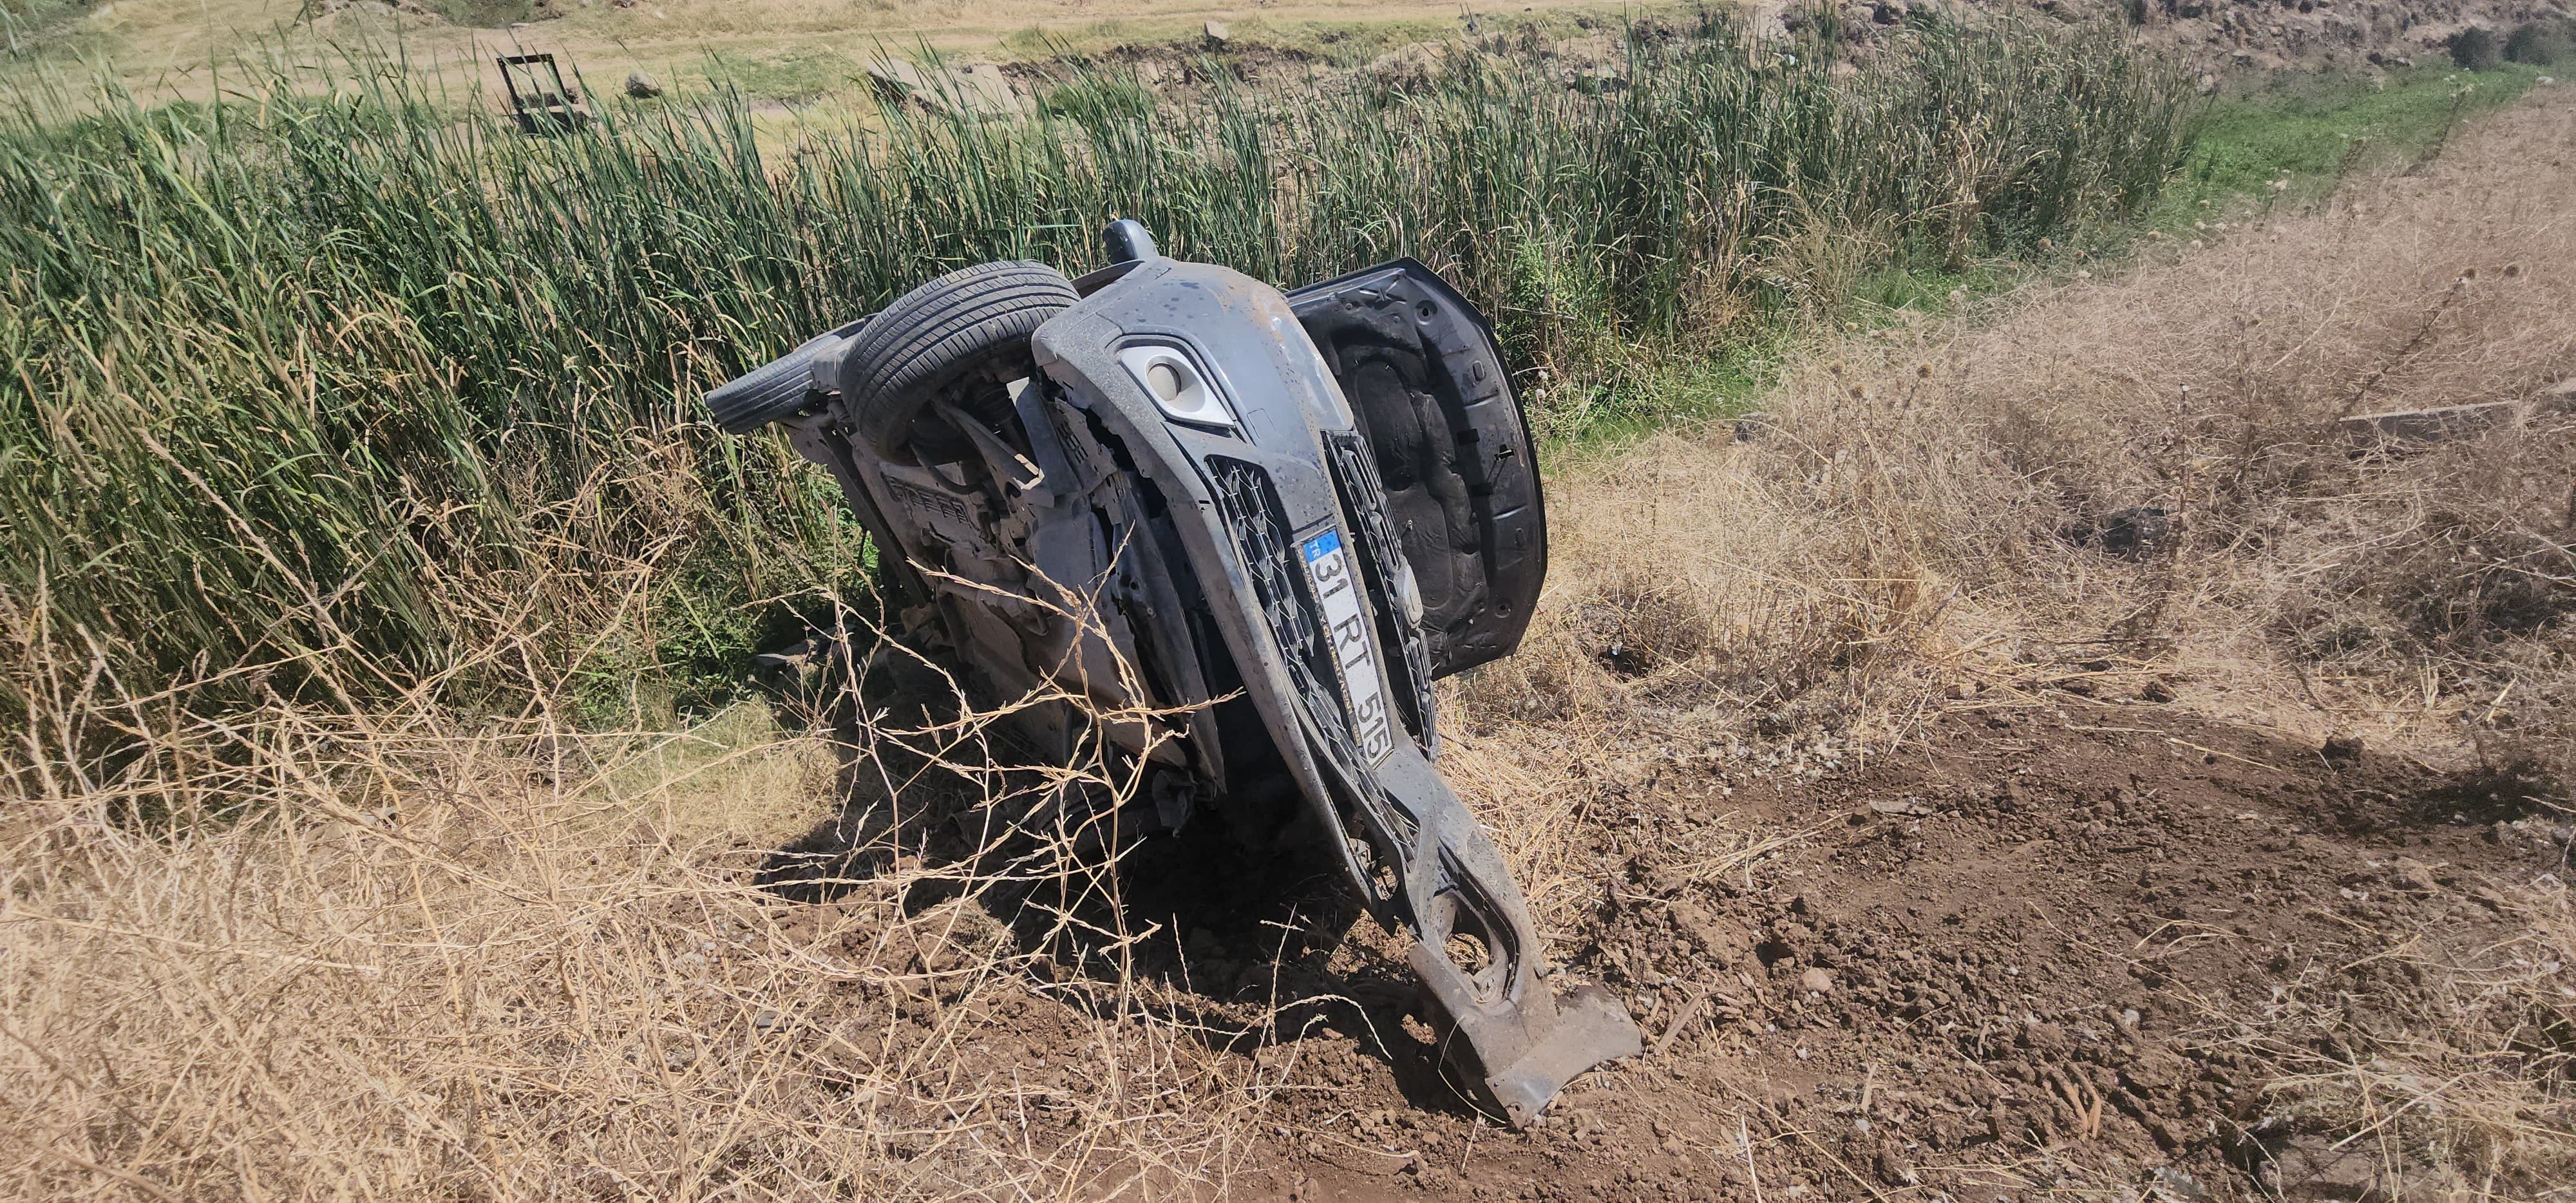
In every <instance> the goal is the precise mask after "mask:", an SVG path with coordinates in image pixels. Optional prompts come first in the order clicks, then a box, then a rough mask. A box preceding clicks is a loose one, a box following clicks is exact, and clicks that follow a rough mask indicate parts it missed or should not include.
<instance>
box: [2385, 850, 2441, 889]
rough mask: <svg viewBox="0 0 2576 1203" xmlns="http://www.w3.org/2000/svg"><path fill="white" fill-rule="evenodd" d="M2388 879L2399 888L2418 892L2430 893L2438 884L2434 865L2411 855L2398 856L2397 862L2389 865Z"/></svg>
mask: <svg viewBox="0 0 2576 1203" xmlns="http://www.w3.org/2000/svg"><path fill="white" fill-rule="evenodd" d="M2388 881H2389V884H2391V885H2394V886H2396V887H2397V888H2398V889H2401V890H2410V891H2413V892H2415V893H2418V894H2430V893H2432V892H2433V891H2434V889H2435V888H2436V885H2437V883H2436V882H2435V881H2434V878H2433V866H2431V865H2428V864H2425V863H2424V862H2422V861H2420V860H2416V859H2415V858H2413V857H2409V856H2401V857H2398V858H2397V863H2396V864H2394V865H2391V866H2389V868H2388Z"/></svg>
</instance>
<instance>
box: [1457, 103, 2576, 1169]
mask: <svg viewBox="0 0 2576 1203" xmlns="http://www.w3.org/2000/svg"><path fill="white" fill-rule="evenodd" d="M2571 191H2576V103H2570V102H2569V101H2568V100H2567V99H2565V98H2564V97H2563V96H2561V95H2555V94H2549V93H2544V94H2543V98H2542V99H2540V100H2538V101H2536V102H2533V103H2529V104H2526V105H2525V106H2523V107H2521V108H2519V109H2517V110H2514V111H2511V112H2508V113H2506V114H2503V115H2501V116H2500V117H2498V118H2496V119H2494V120H2492V121H2490V122H2488V123H2486V124H2485V125H2483V126H2481V127H2479V128H2477V129H2475V130H2473V131H2471V132H2469V133H2467V134H2466V135H2464V136H2463V137H2462V138H2460V139H2459V140H2457V141H2455V142H2454V143H2453V144H2452V145H2451V146H2450V147H2449V148H2448V150H2447V152H2446V154H2445V155H2444V157H2443V158H2442V159H2441V160H2440V161H2439V162H2438V163H2434V164H2430V165H2426V166H2424V167H2421V168H2418V169H2417V170H2414V171H2412V172H2409V173H2406V174H2397V175H2391V176H2388V177H2386V178H2383V179H2378V180H2374V181H2367V182H2363V183H2361V184H2358V185H2356V186H2355V187H2354V188H2353V189H2351V190H2350V191H2349V192H2348V193H2347V194H2346V195H2345V196H2344V197H2343V198H2341V199H2339V200H2337V201H2335V202H2333V203H2331V204H2330V205H2329V206H2328V207H2326V208H2325V209H2323V210H2322V211H2317V212H2300V213H2280V214H2262V213H2238V214H2225V215H2212V217H2211V218H2210V219H2209V221H2208V225H2209V227H2210V228H2209V229H2208V230H2207V232H2206V234H2205V235H2204V237H2205V239H2207V240H2209V241H2213V242H2215V243H2217V245H2216V246H2214V247H2208V248H2180V247H2174V246H2172V245H2171V244H2170V243H2166V244H2163V245H2162V246H2161V247H2159V248H2158V249H2156V250H2151V251H2150V252H2148V255H2147V258H2148V260H2149V262H2147V263H2144V264H2141V265H2139V266H2138V269H2137V270H2135V271H2133V272H2131V273H2129V274H2128V275H2127V276H2126V278H2124V279H2120V280H2117V281H2106V282H2101V283H2088V282H2082V281H2077V282H2072V283H2068V284H2064V285H2038V286H2034V287H2033V288H2031V289H2029V290H2027V291H2026V292H2025V293H2024V294H2023V295H2020V296H2017V297H2013V298H2010V299H2009V301H2008V302H2007V307H2006V308H2005V311H2004V312H2003V314H2002V316H2001V317H2000V320H1991V319H1987V318H1985V317H1984V316H1983V315H1970V316H1969V317H1968V318H1967V319H1965V320H1962V321H1960V322H1957V323H1952V324H1931V323H1923V324H1918V325H1915V326H1911V327H1907V326H1898V327H1896V328H1894V329H1892V330H1890V331H1889V332H1888V333H1886V334H1884V335H1881V336H1879V337H1875V338H1871V339H1864V340H1859V341H1857V342H1856V343H1855V344H1854V345H1851V346H1846V347H1843V348H1841V349H1839V351H1838V352H1837V353H1836V356H1838V357H1836V356H1819V357H1818V361H1817V362H1816V363H1814V364H1812V365H1810V366H1809V367H1807V368H1805V369H1803V370H1802V371H1801V372H1800V373H1799V374H1798V375H1797V377H1796V378H1795V379H1793V380H1792V381H1791V382H1789V383H1788V384H1787V385H1786V386H1784V387H1783V388H1781V389H1780V390H1779V391H1778V392H1777V393H1776V394H1775V395H1774V396H1773V397H1772V398H1771V399H1770V402H1769V410H1770V412H1769V413H1768V414H1767V415H1765V416H1764V418H1763V419H1762V420H1761V421H1760V422H1759V423H1758V424H1755V425H1753V426H1751V427H1750V428H1749V429H1748V432H1747V433H1749V434H1750V437H1748V438H1740V439H1739V438H1734V437H1729V435H1728V433H1727V432H1725V431H1715V432H1703V433H1701V434H1698V435H1696V436H1691V437H1683V436H1670V437H1666V438H1662V439H1658V440H1655V441H1651V442H1649V443H1647V444H1644V445H1643V446H1641V447H1638V448H1635V449H1634V450H1633V451H1630V452H1623V453H1622V454H1620V455H1619V456H1617V457H1616V458H1615V459H1614V460H1607V461H1604V462H1601V463H1598V464H1591V465H1586V466H1584V467H1582V468H1581V469H1579V470H1577V471H1576V472H1574V473H1572V474H1571V478H1570V479H1568V480H1566V481H1564V482H1562V483H1561V484H1560V486H1559V487H1558V488H1557V489H1556V491H1555V492H1554V493H1553V495H1552V500H1553V503H1554V516H1555V517H1556V519H1557V522H1556V524H1555V529H1556V531H1557V541H1556V544H1555V565H1554V569H1555V571H1554V572H1553V574H1552V577H1551V582H1552V583H1551V587H1550V592H1549V594H1548V596H1547V599H1546V601H1545V604H1544V608H1543V611H1542V613H1541V614H1540V615H1539V617H1538V619H1537V623H1536V626H1535V627H1534V629H1533V638H1532V643H1531V646H1530V648H1529V649H1528V650H1527V651H1525V652H1524V653H1523V654H1522V655H1521V656H1520V657H1519V658H1517V659H1516V660H1514V661H1510V662H1507V663H1506V664H1504V665H1500V666H1497V667H1496V668H1495V669H1492V670H1489V671H1487V672H1486V673H1485V674H1484V675H1483V676H1481V677H1479V678H1477V679H1476V680H1474V681H1472V682H1469V683H1468V684H1466V685H1465V686H1464V688H1462V689H1461V690H1459V691H1458V695H1457V697H1456V701H1458V702H1459V703H1460V704H1461V706H1462V707H1463V709H1464V710H1465V712H1466V717H1467V718H1468V720H1469V722H1470V724H1471V725H1472V726H1473V727H1474V728H1475V729H1476V730H1477V731H1478V732H1479V733H1480V734H1481V736H1482V737H1483V738H1484V739H1486V740H1488V741H1489V742H1490V743H1492V744H1494V745H1496V746H1500V747H1506V748H1526V749H1529V750H1530V761H1531V763H1539V764H1548V765H1552V766H1557V767H1555V768H1554V769H1553V770H1552V771H1555V772H1557V773H1560V774H1564V775H1566V776H1568V777H1572V776H1578V775H1580V776H1614V777H1615V776H1616V775H1617V774H1618V773H1619V772H1620V771H1621V769H1620V767H1619V765H1620V763H1621V762H1622V761H1623V760H1625V761H1627V762H1629V763H1633V762H1634V761H1635V760H1636V759H1638V758H1640V757H1644V758H1649V759H1651V758H1653V757H1655V756H1658V755H1660V756H1661V757H1662V758H1664V759H1674V758H1680V759H1688V758H1689V757H1691V756H1693V755H1701V754H1722V755H1729V756H1742V755H1745V754H1746V750H1745V748H1746V743H1747V741H1750V742H1751V743H1752V744H1753V745H1754V746H1755V747H1756V748H1757V749H1759V748H1765V747H1767V748H1769V749H1771V750H1770V751H1768V752H1764V753H1761V754H1763V755H1766V756H1768V757H1770V758H1771V759H1772V760H1774V761H1775V762H1778V763H1782V764H1786V765H1789V766H1792V767H1794V766H1795V765H1797V764H1799V763H1802V762H1804V763H1812V762H1813V761H1814V760H1816V759H1819V758H1830V757H1833V756H1835V755H1836V754H1837V753H1836V751H1835V747H1836V745H1834V744H1833V743H1832V742H1831V739H1832V736H1831V734H1826V735H1822V736H1820V735H1819V731H1820V729H1822V730H1824V731H1827V732H1831V731H1833V730H1835V729H1839V730H1840V731H1841V732H1842V733H1844V734H1845V735H1857V736H1858V737H1859V738H1860V740H1861V741H1862V743H1863V744H1864V745H1875V746H1882V747H1883V746H1885V745H1886V744H1887V743H1889V742H1891V741H1901V740H1902V739H1903V738H1904V737H1905V736H1906V735H1907V734H1908V733H1909V732H1910V731H1911V730H1912V729H1913V727H1914V723H1915V721H1916V720H1917V719H1919V718H1920V717H1921V716H1922V715H1924V714H1927V713H1929V712H1930V711H1932V710H1934V709H1938V708H1941V707H1944V706H1947V707H1952V708H1956V707H1961V706H1971V707H1975V706H1995V705H2049V706H2059V707H2064V706H2069V705H2076V704H2090V705H2107V706H2151V707H2152V706H2170V707H2178V708H2182V709H2188V710H2192V711H2196V712H2199V713H2201V714H2205V715H2209V716H2212V717H2217V718H2221V719H2225V720H2229V721H2235V722H2245V723H2251V724H2253V725H2256V726H2263V727H2269V728H2271V729H2273V730H2275V731H2277V732H2280V733H2282V734H2284V735H2287V736H2289V737H2291V738H2294V739H2304V740H2309V741H2316V740H2320V739H2322V738H2323V737H2324V736H2326V735H2328V734H2329V733H2341V734H2352V735H2359V736H2362V737H2363V738H2364V739H2365V741H2366V742H2367V743H2369V744H2370V745H2372V746H2373V747H2375V748H2379V749H2381V750H2390V751H2395V752H2398V753H2401V754H2405V755H2410V756H2414V757H2417V758H2420V759H2423V760H2426V761H2428V762H2434V763H2440V764H2444V765H2447V766H2453V767H2472V766H2474V767H2483V768H2485V769H2488V770H2490V773H2489V775H2488V776H2487V777H2486V778H2485V779H2486V780H2488V781H2489V782H2491V783H2494V784H2496V785H2498V786H2499V787H2500V790H2499V793H2498V796H2497V797H2496V798H2495V799H2494V801H2495V802H2496V804H2498V805H2500V806H2503V807H2506V808H2509V809H2515V810H2519V811H2521V812H2523V813H2529V814H2533V815H2536V816H2537V820H2536V821H2541V822H2544V823H2546V822H2564V821H2565V816H2566V815H2567V813H2568V808H2569V806H2570V805H2571V797H2570V782H2571V780H2576V777H2571V775H2570V773H2571V769H2576V551H2571V544H2576V413H2570V412H2567V411H2566V410H2564V409H2560V410H2557V411H2554V412H2553V410H2552V408H2551V403H2548V402H2540V403H2536V404H2533V405H2531V406H2529V407H2527V408H2526V409H2525V410H2524V411H2523V412H2522V413H2521V414H2520V415H2519V417H2518V418H2517V420H2516V421H2513V422H2511V423H2508V424H2506V425H2503V426H2500V427H2498V428H2495V429H2492V430H2488V431H2485V432H2483V433H2480V434H2475V435H2473V436H2470V437H2464V438H2460V439H2455V440H2451V441H2446V442H2440V443H2434V444H2399V443H2390V442H2385V441H2378V440H2356V439H2354V438H2353V437H2351V436H2349V435H2347V434H2346V433H2345V432H2344V431H2343V430H2341V429H2340V428H2339V427H2338V425H2337V423H2338V420H2339V419H2341V418H2344V417H2347V416H2351V415H2355V414H2369V413H2377V412H2384V411H2390V410H2399V409H2408V408H2429V407H2437V406H2452V405H2466V404H2477V403H2483V402H2490V401H2517V402H2520V401H2534V400H2535V399H2537V398H2539V397H2540V395H2541V394H2542V393H2543V391H2544V390H2545V389H2546V388H2548V387H2549V386H2551V385H2552V384H2554V383H2555V382H2558V381H2562V380H2566V379H2568V378H2570V377H2576V323H2570V322H2569V321H2568V320H2567V317H2566V315H2567V314H2568V313H2569V312H2571V311H2576V270H2571V266H2570V265H2576V210H2571V209H2570V207H2569V206H2568V205H2567V203H2566V199H2565V198H2566V197H2567V196H2568V195H2570V194H2571ZM2222 223H2223V224H2222ZM2134 507H2157V508H2159V509H2162V510H2163V511H2165V516H2166V517H2167V519H2168V520H2169V521H2170V522H2171V524H2172V529H2171V531H2170V532H2169V533H2168V534H2167V535H2166V537H2165V538H2163V539H2161V540H2159V541H2157V542H2155V543H2154V544H2152V545H2150V546H2148V547H2147V548H2145V549H2143V551H2142V552H2141V553H2140V554H2136V555H2131V556H2121V555H2114V554H2110V553H2108V552H2107V551H2106V550H2105V549H2104V546H2103V540H2102V538H2101V535H2102V533H2103V530H2104V528H2105V526H2106V525H2108V523H2107V520H2108V519H2110V518H2111V516H2112V515H2114V514H2118V513H2120V512H2122V511H2128V510H2132V509H2133V508H2134ZM1843 746H1844V747H1845V748H1846V749H1848V745H1843ZM2311 746H2313V744H2312V745H2311ZM1612 749H1618V750H1616V751H1613V750H1612ZM1842 754H1850V753H1849V751H1848V750H1846V751H1845V752H1843V753H1842ZM2487 897H2488V898H2489V905H2492V906H2494V907H2496V908H2497V909H2498V910H2499V911H2501V912H2502V913H2504V914H2506V915H2507V916H2508V917H2509V918H2512V919H2513V920H2515V922H2514V923H2512V924H2510V925H2508V929H2507V930H2508V934H2507V935H2506V937H2505V938H2504V939H2502V940H2501V941H2499V942H2497V943H2495V944H2494V945H2492V946H2487V947H2477V948H2448V949H2438V950H2437V949H2435V948H2433V947H2432V946H2430V945H2427V944H2424V943H2421V942H2417V941H2412V940H2409V939H2407V933H2400V934H2399V935H2398V936H2397V937H2395V938H2394V940H2393V943H2392V946H2391V947H2390V949H2389V950H2388V951H2387V952H2386V953H2384V954H2383V956H2382V957H2380V958H2373V959H2371V960H2370V961H2368V962H2366V963H2364V964H2362V965H2360V966H2358V969H2359V971H2358V972H2353V971H2351V970H2354V969H2355V968H2356V967H2335V966H2326V967H2322V968H2321V969H2320V970H2319V973H2318V975H2317V976H2316V978H2315V979H2314V980H2312V981H2310V982H2309V983H2308V984H2307V986H2306V987H2305V988H2303V989H2302V990H2300V991H2297V992H2295V993H2294V994H2293V995H2290V996H2285V997H2284V998H2283V999H2282V1000H2281V1001H2280V1003H2279V1005H2278V1006H2276V1007H2275V1008H2274V1009H2273V1010H2272V1011H2271V1012H2269V1013H2266V1014H2263V1015H2244V1014H2223V1013H2214V1014H2212V1015H2210V1016H2208V1017H2207V1018H2208V1020H2209V1021H2210V1024H2211V1025H2212V1027H2213V1028H2214V1029H2215V1030H2219V1031H2223V1032H2226V1033H2229V1034H2230V1035H2229V1039H2232V1040H2235V1041H2237V1042H2238V1043H2242V1044H2243V1045H2244V1046H2245V1047H2244V1050H2243V1051H2244V1053H2245V1054H2246V1055H2247V1057H2248V1060H2247V1061H2246V1065H2247V1066H2248V1067H2249V1068H2250V1069H2252V1070H2253V1071H2254V1072H2255V1073H2256V1075H2257V1078H2258V1083H2257V1084H2258V1085H2262V1086H2263V1089H2262V1092H2261V1100H2262V1105H2261V1106H2258V1107H2255V1109H2254V1110H2252V1111H2250V1112H2249V1113H2248V1114H2246V1115H2244V1116H2241V1117H2239V1120H2240V1122H2242V1123H2243V1124H2245V1125H2247V1126H2248V1129H2249V1133H2250V1135H2249V1136H2248V1137H2247V1139H2248V1140H2249V1141H2255V1142H2256V1143H2262V1142H2269V1144H2268V1145H2266V1146H2265V1147H2266V1148H2267V1149H2268V1152H2265V1153H2263V1154H2262V1155H2260V1156H2251V1155H2249V1156H2251V1160H2249V1161H2248V1163H2247V1164H2248V1166H2249V1168H2252V1169H2254V1170H2256V1171H2259V1172H2272V1173H2275V1174H2279V1173H2284V1172H2296V1173H2314V1174H2321V1175H2327V1176H2326V1177H2323V1178H2319V1179H2318V1180H2317V1181H2320V1182H2330V1183H2343V1184H2345V1185H2348V1186H2350V1188H2351V1189H2353V1190H2360V1189H2363V1188H2366V1187H2372V1186H2374V1184H2375V1185H2376V1188H2378V1189H2381V1190H2383V1191H2385V1192H2387V1193H2386V1194H2385V1195H2383V1196H2380V1197H2392V1198H2428V1199H2430V1198H2442V1199H2472V1198H2474V1199H2490V1198H2536V1197H2557V1196H2556V1195H2552V1194H2551V1193H2550V1192H2552V1191H2563V1187H2564V1185H2565V1183H2566V1182H2567V1181H2568V1180H2569V1175H2570V1174H2571V1173H2576V1111H2571V1105H2570V1102H2569V1099H2570V1097H2571V1096H2570V1082H2571V1061H2570V1057H2571V1055H2576V1035H2571V1031H2576V1027H2571V1017H2576V993H2571V991H2570V987H2569V986H2568V985H2567V980H2568V979H2567V966H2569V965H2571V964H2576V944H2571V943H2570V941H2571V938H2576V929H2571V928H2570V926H2569V921H2568V915H2569V911H2568V906H2569V893H2568V888H2567V886H2566V885H2565V884H2564V883H2560V882H2556V881H2554V880H2551V879H2548V878H2543V879H2541V880H2540V881H2539V882H2538V883H2537V884H2534V885H2530V886H2528V887H2527V888H2514V889H2511V890H2509V891H2507V892H2505V893H2495V892H2490V893H2489V894H2488V895H2487ZM2265 1124H2269V1125H2271V1126H2270V1127H2268V1128H2263V1129H2262V1130H2261V1131H2253V1129H2255V1128H2261V1127H2262V1126H2263V1125H2265ZM2252 1147H2253V1145H2250V1144H2249V1145H2248V1148H2249V1149H2250V1148H2252ZM2348 1155H2349V1156H2350V1157H2352V1158H2354V1161H2353V1164H2352V1165H2349V1166H2345V1167H2343V1168H2340V1169H2338V1168H2335V1166H2336V1164H2337V1163H2338V1161H2339V1160H2341V1159H2344V1158H2346V1157H2347V1156H2348ZM2266 1165H2271V1166H2273V1167H2274V1168H2273V1169H2272V1170H2270V1171H2264V1170H2263V1167H2264V1166H2266ZM2356 1166H2357V1168H2355V1167H2356ZM2338 1174H2340V1175H2342V1177H2340V1178H2338V1177H2334V1176H2333V1175H2338ZM2355 1174H2357V1175H2358V1177H2357V1178H2354V1177H2353V1175H2355ZM2272 1185H2273V1186H2274V1187H2275V1188H2276V1189H2278V1188H2282V1187H2284V1186H2288V1185H2296V1184H2295V1183H2284V1182H2281V1181H2274V1182H2273V1183H2272ZM2336 1189H2343V1186H2337V1187H2336ZM2337 1197H2342V1196H2337ZM2353 1197H2359V1196H2353Z"/></svg>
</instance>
